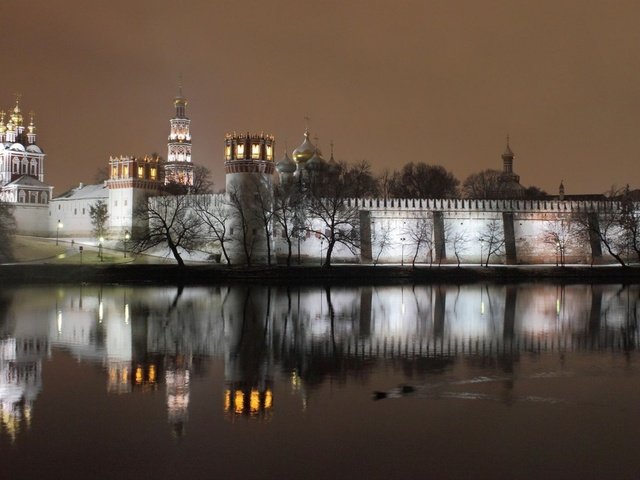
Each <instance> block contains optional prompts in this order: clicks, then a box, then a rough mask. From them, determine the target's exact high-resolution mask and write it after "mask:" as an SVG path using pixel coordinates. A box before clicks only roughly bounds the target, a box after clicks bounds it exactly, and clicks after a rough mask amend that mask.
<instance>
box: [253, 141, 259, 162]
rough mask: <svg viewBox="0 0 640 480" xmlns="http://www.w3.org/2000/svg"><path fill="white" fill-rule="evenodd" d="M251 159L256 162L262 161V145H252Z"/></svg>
mask: <svg viewBox="0 0 640 480" xmlns="http://www.w3.org/2000/svg"><path fill="white" fill-rule="evenodd" d="M251 158H253V159H254V160H259V159H260V144H258V143H254V144H253V145H251Z"/></svg>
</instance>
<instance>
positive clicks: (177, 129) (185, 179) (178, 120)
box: [164, 85, 193, 187]
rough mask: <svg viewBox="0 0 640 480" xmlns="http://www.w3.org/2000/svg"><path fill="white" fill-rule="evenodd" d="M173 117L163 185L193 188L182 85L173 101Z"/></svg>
mask: <svg viewBox="0 0 640 480" xmlns="http://www.w3.org/2000/svg"><path fill="white" fill-rule="evenodd" d="M173 104H174V106H175V109H176V111H175V115H174V117H173V118H172V119H171V120H169V124H170V125H171V129H170V131H169V141H168V143H167V161H166V163H165V166H164V183H165V185H166V184H168V183H175V184H178V185H183V186H186V187H191V186H193V163H191V133H190V132H189V127H190V125H191V120H189V119H188V118H187V115H186V110H187V99H186V98H184V96H183V95H182V85H180V87H179V91H178V96H177V97H176V98H175V99H174V101H173Z"/></svg>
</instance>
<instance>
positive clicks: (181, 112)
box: [173, 74, 187, 118]
mask: <svg viewBox="0 0 640 480" xmlns="http://www.w3.org/2000/svg"><path fill="white" fill-rule="evenodd" d="M173 104H174V105H175V107H176V118H187V116H186V110H187V99H186V98H184V96H183V95H182V74H180V75H179V76H178V96H177V97H176V98H175V99H174V100H173Z"/></svg>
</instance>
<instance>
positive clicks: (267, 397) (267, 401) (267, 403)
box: [264, 390, 273, 410]
mask: <svg viewBox="0 0 640 480" xmlns="http://www.w3.org/2000/svg"><path fill="white" fill-rule="evenodd" d="M272 404H273V394H272V393H271V390H267V391H266V392H265V394H264V408H265V410H269V409H270V408H271V405H272Z"/></svg>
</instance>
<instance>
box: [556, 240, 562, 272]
mask: <svg viewBox="0 0 640 480" xmlns="http://www.w3.org/2000/svg"><path fill="white" fill-rule="evenodd" d="M560 252H561V250H560V242H556V267H557V266H558V254H559V253H560Z"/></svg>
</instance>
